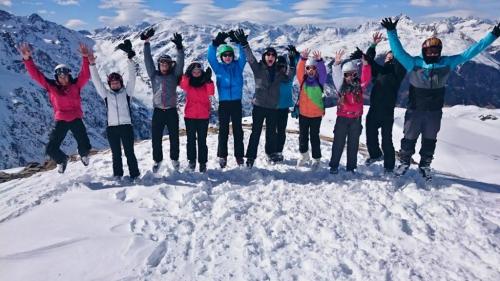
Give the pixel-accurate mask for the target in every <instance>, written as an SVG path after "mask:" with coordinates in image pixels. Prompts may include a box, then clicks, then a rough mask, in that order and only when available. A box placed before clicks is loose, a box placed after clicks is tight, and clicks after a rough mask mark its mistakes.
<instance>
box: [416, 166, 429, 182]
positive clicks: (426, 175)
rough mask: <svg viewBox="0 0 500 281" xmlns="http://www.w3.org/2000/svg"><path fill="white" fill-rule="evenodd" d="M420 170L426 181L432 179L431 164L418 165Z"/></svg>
mask: <svg viewBox="0 0 500 281" xmlns="http://www.w3.org/2000/svg"><path fill="white" fill-rule="evenodd" d="M418 170H419V171H420V174H421V175H422V177H423V178H424V179H425V180H426V181H431V180H432V174H431V167H429V166H423V167H418Z"/></svg>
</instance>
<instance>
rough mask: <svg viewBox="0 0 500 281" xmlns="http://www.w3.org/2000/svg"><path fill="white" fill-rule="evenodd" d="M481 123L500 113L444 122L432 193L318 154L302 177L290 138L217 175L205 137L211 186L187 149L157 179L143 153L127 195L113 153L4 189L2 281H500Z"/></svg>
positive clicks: (399, 117) (471, 111) (491, 159)
mask: <svg viewBox="0 0 500 281" xmlns="http://www.w3.org/2000/svg"><path fill="white" fill-rule="evenodd" d="M481 114H493V115H496V116H497V117H498V116H500V110H487V109H482V108H477V107H460V106H459V107H453V108H446V109H445V113H444V118H443V125H442V131H441V132H440V134H439V137H438V138H439V141H438V146H437V151H436V159H435V162H434V163H433V167H434V168H436V174H435V177H434V181H433V183H431V184H426V183H424V182H423V181H422V179H421V178H420V176H419V175H418V173H417V172H416V171H415V170H411V171H410V172H409V173H408V174H407V175H406V176H404V177H403V178H400V179H394V178H392V177H390V176H386V175H384V174H383V172H382V171H383V169H382V166H381V165H380V164H375V165H374V166H370V167H365V166H364V165H362V163H363V162H364V160H365V158H366V156H365V155H366V154H365V153H364V151H360V154H359V157H358V158H359V163H360V166H359V170H358V173H357V174H356V175H351V174H348V173H345V172H342V171H341V173H340V174H338V175H335V176H334V175H330V174H329V173H328V170H327V167H326V166H327V162H328V158H329V156H330V145H331V143H329V142H326V141H323V142H322V153H323V162H322V164H323V167H322V168H321V169H319V170H317V171H311V170H309V168H307V167H301V168H296V167H295V163H296V159H297V156H298V151H297V150H298V149H297V147H298V135H296V134H293V133H290V134H288V139H287V144H286V147H285V151H284V155H285V158H286V159H287V160H286V161H285V163H284V164H280V165H275V166H273V165H269V164H267V163H266V162H265V160H264V156H263V155H264V153H263V145H262V144H263V140H264V136H261V146H260V147H259V151H260V152H261V153H259V155H260V156H259V159H258V160H257V163H256V167H255V168H254V169H252V170H247V169H246V168H235V167H234V166H235V163H234V159H232V158H229V168H228V169H226V170H224V171H221V170H219V169H217V168H216V166H217V165H216V159H215V147H216V145H217V136H216V135H209V137H208V143H209V163H208V167H209V171H208V173H207V174H200V173H198V172H195V173H191V172H187V171H186V170H185V169H186V168H185V166H186V162H185V141H186V140H185V138H184V137H182V138H181V161H182V163H183V167H182V168H181V170H182V171H181V173H176V172H173V171H171V170H170V169H169V165H165V166H166V167H164V168H163V170H162V171H161V172H160V173H159V175H154V174H152V173H151V172H150V171H149V170H148V169H149V168H150V167H151V165H152V159H151V144H150V142H149V141H144V142H141V143H139V144H137V145H136V154H137V156H138V160H139V165H140V168H141V172H142V176H141V179H140V180H138V182H137V183H135V184H133V185H132V184H130V183H128V182H127V181H126V180H124V181H123V182H116V181H114V180H113V179H112V177H111V173H112V171H111V155H110V153H109V151H103V152H101V153H99V154H97V155H96V156H94V157H93V158H92V160H91V166H89V167H83V165H82V164H81V163H79V162H75V163H70V164H69V166H68V169H67V172H66V173H65V174H64V175H59V174H57V172H56V171H55V170H53V171H49V172H44V173H39V174H36V175H34V176H32V177H30V178H26V179H20V180H14V181H10V182H7V183H3V184H0V272H1V276H2V280H500V269H499V267H498V265H499V264H500V248H499V245H500V209H499V206H500V204H499V203H500V195H499V194H500V174H499V171H500V151H499V150H500V149H499V148H498V144H499V143H500V125H499V124H500V121H498V120H486V121H480V120H479V118H478V116H479V115H481ZM403 116H404V111H403V110H398V111H397V113H396V122H395V127H394V141H395V146H396V148H399V139H400V138H401V136H402V121H403ZM334 119H335V109H334V108H332V109H328V112H327V115H326V118H325V121H324V123H323V128H322V134H323V135H325V136H332V128H333V125H334ZM296 126H297V124H296V120H294V119H290V122H289V127H290V128H291V129H293V128H296ZM363 134H364V133H363ZM248 137H249V131H245V144H246V143H247V141H248ZM362 142H364V136H363V137H362ZM229 147H230V148H231V150H232V142H231V141H230V145H229ZM164 151H165V156H166V158H168V141H165V146H164ZM417 151H418V150H417ZM415 158H416V160H418V155H417V156H415ZM344 161H345V158H344V159H343V160H342V162H341V164H342V163H344ZM125 162H126V161H125ZM125 170H126V169H125Z"/></svg>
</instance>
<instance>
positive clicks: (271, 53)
mask: <svg viewBox="0 0 500 281" xmlns="http://www.w3.org/2000/svg"><path fill="white" fill-rule="evenodd" d="M265 55H266V56H268V57H276V53H273V52H269V53H265Z"/></svg>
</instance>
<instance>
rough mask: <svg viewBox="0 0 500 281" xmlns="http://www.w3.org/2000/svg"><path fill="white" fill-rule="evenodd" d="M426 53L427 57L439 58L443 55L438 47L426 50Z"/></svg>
mask: <svg viewBox="0 0 500 281" xmlns="http://www.w3.org/2000/svg"><path fill="white" fill-rule="evenodd" d="M424 52H425V54H426V55H435V56H438V55H439V54H440V53H441V49H439V48H437V47H430V48H425V49H424Z"/></svg>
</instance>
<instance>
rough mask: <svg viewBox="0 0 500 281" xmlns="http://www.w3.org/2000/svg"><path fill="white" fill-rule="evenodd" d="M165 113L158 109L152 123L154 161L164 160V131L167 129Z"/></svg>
mask: <svg viewBox="0 0 500 281" xmlns="http://www.w3.org/2000/svg"><path fill="white" fill-rule="evenodd" d="M165 120H166V118H165V113H164V112H163V111H162V110H161V109H158V108H155V109H154V112H153V120H152V121H151V142H152V145H153V160H154V161H155V162H161V161H162V160H163V130H164V129H165Z"/></svg>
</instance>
